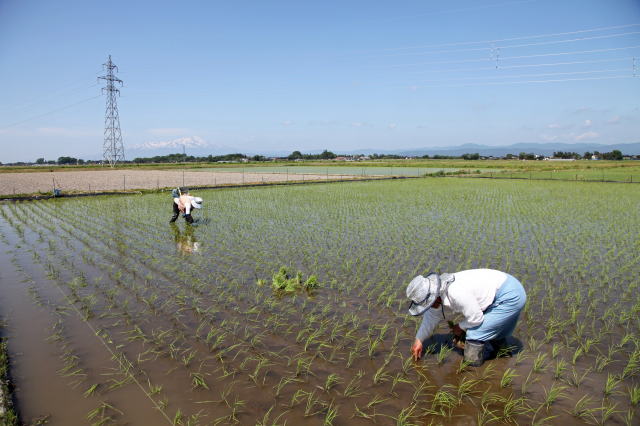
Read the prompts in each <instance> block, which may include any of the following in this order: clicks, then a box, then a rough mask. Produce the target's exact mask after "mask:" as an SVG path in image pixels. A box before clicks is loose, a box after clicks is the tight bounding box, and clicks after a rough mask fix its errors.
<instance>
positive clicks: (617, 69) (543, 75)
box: [422, 68, 630, 83]
mask: <svg viewBox="0 0 640 426" xmlns="http://www.w3.org/2000/svg"><path fill="white" fill-rule="evenodd" d="M629 71H630V69H629V68H614V69H606V70H592V71H568V72H550V73H536V74H515V75H499V76H495V75H494V76H488V77H461V78H457V79H448V80H423V81H422V82H423V83H426V82H435V83H446V82H456V81H462V80H497V79H509V78H522V77H548V76H556V75H580V74H598V73H607V72H629Z"/></svg>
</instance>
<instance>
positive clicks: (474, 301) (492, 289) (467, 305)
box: [416, 269, 508, 341]
mask: <svg viewBox="0 0 640 426" xmlns="http://www.w3.org/2000/svg"><path fill="white" fill-rule="evenodd" d="M453 275H454V277H455V281H453V282H452V283H451V284H449V288H448V289H446V291H444V292H443V294H442V295H441V296H440V297H441V299H442V305H443V306H444V314H445V316H447V315H448V316H453V315H454V314H456V313H458V314H462V315H463V316H464V321H462V322H460V324H459V326H460V328H461V329H463V330H466V329H468V328H472V327H475V326H478V325H480V324H482V322H483V321H484V314H483V312H484V310H486V309H487V308H488V307H489V305H491V304H492V303H493V301H494V299H495V297H496V292H497V291H498V289H499V288H500V286H501V285H502V284H503V283H504V282H505V281H506V280H507V277H508V276H507V274H505V273H504V272H501V271H496V270H494V269H469V270H467V271H460V272H456V273H454V274H453ZM443 319H444V318H443V315H442V308H438V309H435V308H430V309H429V310H427V312H425V313H424V314H423V315H422V323H421V324H420V328H419V329H418V332H417V333H416V339H419V340H420V341H423V340H425V339H426V338H428V337H429V336H431V334H432V333H433V330H435V328H436V326H437V325H438V323H440V321H442V320H443Z"/></svg>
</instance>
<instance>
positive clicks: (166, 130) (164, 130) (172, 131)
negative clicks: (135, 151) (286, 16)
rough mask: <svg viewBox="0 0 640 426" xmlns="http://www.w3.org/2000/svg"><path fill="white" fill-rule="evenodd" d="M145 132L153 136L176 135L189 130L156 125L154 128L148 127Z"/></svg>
mask: <svg viewBox="0 0 640 426" xmlns="http://www.w3.org/2000/svg"><path fill="white" fill-rule="evenodd" d="M147 132H149V133H151V134H152V135H154V136H176V135H184V134H185V133H190V132H191V130H189V129H184V128H180V127H158V128H155V129H148V130H147Z"/></svg>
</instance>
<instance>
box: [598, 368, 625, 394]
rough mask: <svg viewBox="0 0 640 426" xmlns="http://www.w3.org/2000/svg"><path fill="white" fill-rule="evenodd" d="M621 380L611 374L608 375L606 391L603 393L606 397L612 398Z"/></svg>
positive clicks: (605, 385) (605, 384)
mask: <svg viewBox="0 0 640 426" xmlns="http://www.w3.org/2000/svg"><path fill="white" fill-rule="evenodd" d="M620 382H621V379H619V378H618V377H616V376H615V375H612V374H611V373H609V374H607V381H606V382H605V383H604V389H603V391H602V393H603V394H604V396H611V394H612V393H613V391H614V389H615V388H616V387H617V386H618V385H619V384H620Z"/></svg>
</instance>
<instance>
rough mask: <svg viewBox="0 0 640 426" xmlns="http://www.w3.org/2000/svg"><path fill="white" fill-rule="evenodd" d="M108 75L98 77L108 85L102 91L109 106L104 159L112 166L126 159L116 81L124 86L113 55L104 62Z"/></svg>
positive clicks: (105, 127) (105, 126)
mask: <svg viewBox="0 0 640 426" xmlns="http://www.w3.org/2000/svg"><path fill="white" fill-rule="evenodd" d="M102 66H103V67H104V68H105V70H106V72H107V75H104V76H102V77H98V79H100V80H104V81H105V83H106V86H105V87H103V88H102V93H105V92H106V94H107V108H106V111H105V114H104V144H103V159H104V162H108V163H109V165H110V166H111V167H113V166H115V165H116V163H118V161H124V146H123V145H122V134H121V132H120V114H118V104H117V102H116V94H117V95H118V96H120V89H118V88H117V87H116V83H119V84H120V87H122V80H120V79H119V78H118V77H116V76H115V75H114V70H115V71H116V72H118V67H117V66H115V65H114V64H113V62H111V55H109V60H108V61H107V63H105V64H102Z"/></svg>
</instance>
